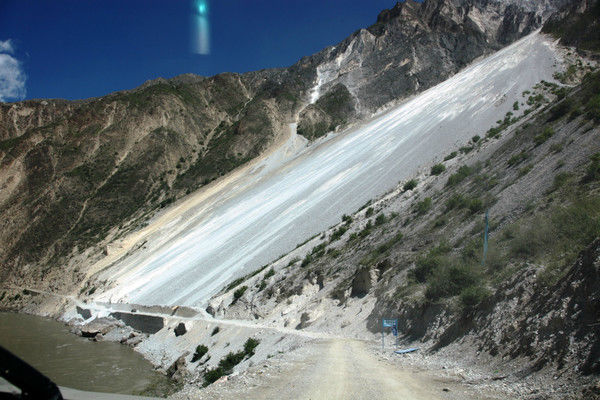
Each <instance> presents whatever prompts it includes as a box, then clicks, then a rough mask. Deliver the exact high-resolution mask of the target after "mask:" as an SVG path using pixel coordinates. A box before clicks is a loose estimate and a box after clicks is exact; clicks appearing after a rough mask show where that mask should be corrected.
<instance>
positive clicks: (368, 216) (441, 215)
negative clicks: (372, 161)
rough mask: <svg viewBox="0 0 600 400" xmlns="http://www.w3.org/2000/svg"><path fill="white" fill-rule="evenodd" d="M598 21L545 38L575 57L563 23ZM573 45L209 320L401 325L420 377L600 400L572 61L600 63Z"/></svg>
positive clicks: (599, 311) (598, 152)
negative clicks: (489, 123)
mask: <svg viewBox="0 0 600 400" xmlns="http://www.w3.org/2000/svg"><path fill="white" fill-rule="evenodd" d="M597 7H598V2H595V3H592V2H590V3H587V2H585V1H582V2H580V3H579V4H578V5H577V6H573V7H572V8H570V9H569V10H568V11H567V12H564V13H562V14H561V15H559V16H557V17H555V18H553V19H552V23H551V24H552V25H548V26H546V27H545V28H544V29H545V30H547V31H549V32H554V34H555V35H556V36H557V38H562V39H561V40H563V41H564V43H570V37H573V36H571V34H570V33H568V34H566V35H565V36H561V35H562V32H565V31H567V32H569V30H570V29H571V28H572V27H573V25H572V24H571V23H570V21H573V20H589V19H588V18H590V14H591V13H597V10H598V8H597ZM560 26H563V27H564V30H563V29H562V28H556V27H560ZM580 26H582V27H585V26H586V25H585V24H583V25H580ZM551 27H552V28H551ZM591 34H595V33H594V32H591ZM581 37H585V36H583V35H582V36H581ZM582 43H585V46H584V48H579V49H577V48H566V49H565V57H566V59H567V60H568V61H569V63H568V65H567V66H566V67H565V70H564V71H563V72H559V73H557V74H556V75H555V78H556V82H545V81H542V82H540V83H539V84H538V85H536V86H535V87H533V88H531V90H530V91H525V92H524V93H523V95H522V99H521V100H520V101H517V102H515V103H514V105H513V110H514V112H509V113H508V114H506V115H504V116H501V115H499V116H498V118H499V120H498V124H497V125H496V126H493V127H490V129H489V130H488V131H484V132H481V133H480V134H479V135H477V136H474V137H473V138H472V139H471V141H469V142H468V143H464V144H463V146H461V147H460V148H457V149H456V151H453V150H452V149H449V151H448V155H447V157H445V158H444V159H443V160H438V161H437V163H432V164H431V165H430V166H429V167H430V168H429V167H428V168H426V169H425V170H424V171H423V173H422V174H420V175H419V176H415V177H414V179H411V180H407V181H404V182H400V183H399V185H398V187H397V188H396V189H395V190H393V191H392V192H390V193H389V194H388V195H386V196H384V197H383V198H381V199H377V200H375V201H372V202H370V203H367V204H365V206H364V207H362V208H361V209H360V210H358V211H357V212H356V213H355V214H353V215H346V216H344V217H343V219H342V221H341V222H340V223H339V224H338V225H336V226H333V227H331V228H330V229H329V230H327V231H325V232H323V233H322V234H321V235H317V236H315V237H314V238H311V239H310V240H308V241H307V242H306V243H304V244H302V245H300V246H299V247H298V248H297V249H296V250H294V251H293V252H291V253H290V254H288V255H286V256H284V257H282V258H281V259H280V260H278V261H276V262H274V263H272V264H270V265H267V266H265V267H264V268H262V269H260V270H258V271H256V272H255V273H253V274H251V275H249V276H246V277H244V278H241V279H238V280H236V281H234V282H232V283H231V284H230V285H229V287H227V288H225V289H224V290H223V291H222V293H221V294H220V295H218V296H216V297H215V298H213V300H212V301H211V304H210V307H209V308H208V311H209V312H211V313H213V314H214V315H216V316H219V317H229V318H250V319H259V320H261V321H265V322H266V323H270V324H272V325H273V326H282V327H293V328H296V329H304V330H316V331H325V332H330V333H336V334H342V335H356V336H358V337H364V338H373V337H375V336H374V335H377V334H380V329H381V325H380V324H381V318H382V317H386V318H399V321H400V329H399V330H400V335H401V337H402V338H403V341H404V342H405V343H406V344H407V345H409V344H412V345H417V346H419V347H421V348H422V350H424V352H423V353H422V355H421V356H415V357H414V358H413V359H412V360H413V362H415V363H417V364H419V365H426V366H427V367H428V368H436V367H439V365H436V363H438V364H439V363H443V364H444V366H447V365H451V366H456V367H457V368H461V370H462V368H467V369H468V368H473V366H476V367H477V368H478V371H479V372H478V373H476V374H474V375H470V379H471V380H472V382H473V383H478V384H483V385H491V386H494V387H498V388H500V389H502V390H506V391H507V392H508V393H510V394H511V395H512V396H517V397H518V398H529V399H538V398H552V399H554V398H556V399H558V398H560V399H563V398H572V399H594V398H598V397H599V396H600V392H599V389H598V386H597V382H598V378H599V376H600V335H599V332H600V330H598V326H600V319H599V316H600V290H599V289H598V288H599V287H598V279H599V278H600V242H599V240H600V140H599V139H600V97H599V96H600V71H598V69H597V63H596V62H594V61H593V60H591V59H590V58H582V57H581V56H582V55H585V56H586V57H592V58H594V57H595V58H596V60H597V54H598V51H599V50H600V47H598V46H597V45H595V46H591V45H590V44H589V43H591V41H589V40H585V41H582ZM486 212H487V213H488V215H489V244H488V249H487V253H486V258H485V261H484V260H483V234H484V230H485V214H486Z"/></svg>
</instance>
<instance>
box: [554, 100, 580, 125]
mask: <svg viewBox="0 0 600 400" xmlns="http://www.w3.org/2000/svg"><path fill="white" fill-rule="evenodd" d="M574 107H575V103H574V102H573V100H571V99H565V100H563V101H561V102H560V103H558V104H557V105H555V106H554V107H552V108H551V109H550V119H549V121H555V120H557V119H560V118H562V117H563V116H565V115H567V114H569V113H570V112H571V111H572V110H573V108H574Z"/></svg>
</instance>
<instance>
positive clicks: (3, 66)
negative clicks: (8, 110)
mask: <svg viewBox="0 0 600 400" xmlns="http://www.w3.org/2000/svg"><path fill="white" fill-rule="evenodd" d="M14 51H15V48H14V45H13V43H12V41H11V40H10V39H8V40H5V41H1V40H0V102H3V101H8V100H23V99H24V98H25V94H26V93H27V91H26V89H25V81H26V80H27V76H26V75H25V72H23V68H22V66H21V62H19V60H17V59H16V58H15V57H13V56H12V54H13V53H14Z"/></svg>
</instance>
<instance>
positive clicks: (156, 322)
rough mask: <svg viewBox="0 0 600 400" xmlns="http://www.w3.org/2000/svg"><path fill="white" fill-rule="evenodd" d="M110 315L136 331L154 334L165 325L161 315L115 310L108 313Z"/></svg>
mask: <svg viewBox="0 0 600 400" xmlns="http://www.w3.org/2000/svg"><path fill="white" fill-rule="evenodd" d="M110 316H111V317H113V318H115V319H118V320H120V321H123V323H125V325H127V326H130V327H132V328H133V329H135V330H136V331H140V332H143V333H148V334H154V333H156V332H158V331H160V330H161V329H162V328H164V326H165V321H164V320H163V318H162V317H156V316H153V315H143V314H136V313H126V312H115V313H112V314H110Z"/></svg>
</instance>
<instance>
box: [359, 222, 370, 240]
mask: <svg viewBox="0 0 600 400" xmlns="http://www.w3.org/2000/svg"><path fill="white" fill-rule="evenodd" d="M372 229H373V223H372V222H371V220H369V221H367V224H366V225H365V227H364V228H363V229H362V230H361V231H360V232H358V236H359V237H366V236H368V235H369V234H370V233H371V230H372Z"/></svg>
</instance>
